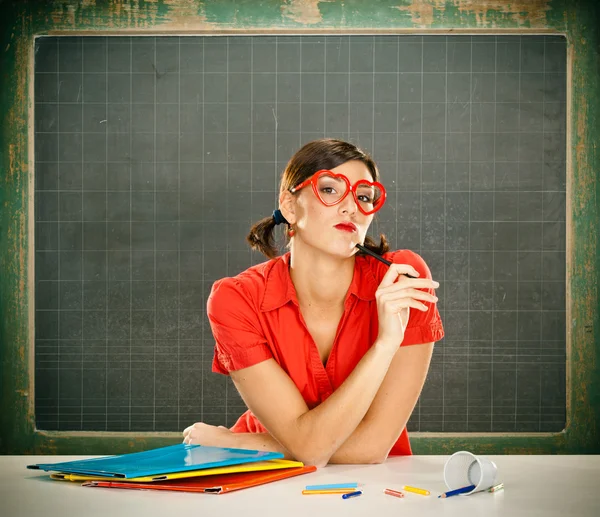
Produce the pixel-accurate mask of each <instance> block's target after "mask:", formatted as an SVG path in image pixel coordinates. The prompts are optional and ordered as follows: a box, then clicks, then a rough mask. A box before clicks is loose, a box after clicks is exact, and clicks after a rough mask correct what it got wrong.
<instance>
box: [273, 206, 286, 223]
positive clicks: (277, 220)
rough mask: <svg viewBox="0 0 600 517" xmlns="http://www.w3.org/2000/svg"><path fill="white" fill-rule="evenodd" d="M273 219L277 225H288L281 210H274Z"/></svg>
mask: <svg viewBox="0 0 600 517" xmlns="http://www.w3.org/2000/svg"><path fill="white" fill-rule="evenodd" d="M273 219H274V220H275V224H281V223H287V220H286V218H285V217H283V214H282V213H281V210H279V209H277V210H273Z"/></svg>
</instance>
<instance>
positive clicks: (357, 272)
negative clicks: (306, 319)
mask: <svg viewBox="0 0 600 517" xmlns="http://www.w3.org/2000/svg"><path fill="white" fill-rule="evenodd" d="M289 264H290V252H289V251H288V252H287V253H284V254H283V255H281V256H280V257H277V258H275V259H274V260H273V261H272V262H271V267H270V268H268V269H267V271H266V274H265V291H264V294H263V299H262V302H261V305H260V309H261V311H263V312H266V311H272V310H275V309H278V308H279V307H282V306H283V305H285V304H286V303H288V302H290V301H291V302H293V303H294V304H296V305H298V298H297V296H296V288H295V287H294V283H293V282H292V278H291V276H290V270H289ZM377 286H378V282H377V279H376V278H375V273H374V271H373V269H371V262H370V260H369V259H368V258H367V257H365V256H363V255H356V258H355V262H354V275H353V276H352V282H351V283H350V288H349V289H348V296H347V297H346V299H348V297H349V296H350V295H353V296H356V297H357V298H359V299H360V300H364V301H370V300H374V299H375V291H376V290H377Z"/></svg>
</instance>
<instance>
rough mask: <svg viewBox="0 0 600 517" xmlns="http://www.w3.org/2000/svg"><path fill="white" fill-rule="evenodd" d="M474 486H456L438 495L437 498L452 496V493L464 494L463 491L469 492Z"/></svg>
mask: <svg viewBox="0 0 600 517" xmlns="http://www.w3.org/2000/svg"><path fill="white" fill-rule="evenodd" d="M474 488H475V485H469V486H464V487H462V488H457V489H456V490H450V492H446V493H444V494H442V495H438V499H439V498H440V497H441V498H445V497H452V496H453V495H458V494H464V493H465V492H470V491H471V490H473V489H474Z"/></svg>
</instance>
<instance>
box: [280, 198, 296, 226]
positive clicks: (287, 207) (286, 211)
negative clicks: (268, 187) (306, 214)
mask: <svg viewBox="0 0 600 517" xmlns="http://www.w3.org/2000/svg"><path fill="white" fill-rule="evenodd" d="M279 210H281V213H282V215H283V217H285V220H286V221H287V222H288V223H290V224H294V223H295V222H296V198H295V197H294V195H293V194H292V193H291V192H289V191H288V190H284V191H283V192H282V193H281V194H279Z"/></svg>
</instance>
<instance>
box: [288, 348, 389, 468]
mask: <svg viewBox="0 0 600 517" xmlns="http://www.w3.org/2000/svg"><path fill="white" fill-rule="evenodd" d="M396 351H397V349H394V347H391V346H389V345H388V344H386V343H382V342H379V341H375V343H374V344H373V346H372V347H371V348H370V349H369V351H368V352H367V353H366V354H365V355H364V356H363V358H362V359H361V360H360V361H359V362H358V364H357V365H356V367H355V368H354V370H353V371H352V373H351V374H350V375H349V376H348V377H347V378H346V380H345V381H344V382H343V383H342V385H341V386H340V387H339V388H338V389H337V390H335V391H334V393H333V394H332V395H331V396H330V397H329V398H327V400H325V401H324V402H322V403H321V404H319V405H318V406H317V407H315V408H314V409H312V410H310V411H307V412H306V413H304V414H303V415H301V416H300V417H299V418H298V420H297V423H296V425H297V429H298V436H299V437H300V436H301V437H302V442H303V443H302V448H303V449H304V450H309V451H310V452H309V454H308V455H307V458H306V459H308V460H309V461H310V462H311V463H313V464H316V465H325V464H326V463H328V462H329V460H330V458H331V457H332V456H333V454H334V453H335V452H336V451H337V450H338V449H339V448H340V447H341V446H342V444H343V443H344V442H345V441H346V440H347V439H348V437H349V436H350V435H351V434H352V433H353V432H354V431H355V430H356V428H357V427H358V425H359V424H360V423H361V421H362V419H363V418H364V416H365V414H366V412H367V411H368V410H369V407H370V406H371V403H372V402H373V399H374V398H375V395H376V394H377V392H378V390H379V387H380V386H381V383H382V381H383V379H384V378H385V375H386V373H387V371H388V369H389V366H390V363H391V361H392V359H393V358H394V355H395V353H396Z"/></svg>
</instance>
